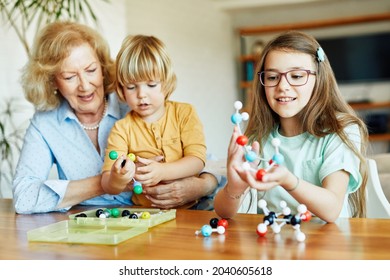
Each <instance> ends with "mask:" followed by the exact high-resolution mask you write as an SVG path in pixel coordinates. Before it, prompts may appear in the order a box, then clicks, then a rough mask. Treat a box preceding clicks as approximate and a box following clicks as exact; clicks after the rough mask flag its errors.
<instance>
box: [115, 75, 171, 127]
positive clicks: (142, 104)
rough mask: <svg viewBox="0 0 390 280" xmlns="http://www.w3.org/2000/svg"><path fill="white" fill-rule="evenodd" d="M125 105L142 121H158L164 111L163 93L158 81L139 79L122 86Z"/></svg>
mask: <svg viewBox="0 0 390 280" xmlns="http://www.w3.org/2000/svg"><path fill="white" fill-rule="evenodd" d="M123 93H124V96H125V99H126V103H127V105H129V107H130V108H131V110H132V111H134V112H136V113H137V114H138V115H139V116H140V117H141V118H142V119H143V120H144V121H146V122H148V123H152V122H155V121H158V120H159V119H160V118H161V117H162V116H163V115H164V112H165V95H164V93H163V92H162V91H161V82H160V81H141V82H135V83H132V84H128V85H125V86H123Z"/></svg>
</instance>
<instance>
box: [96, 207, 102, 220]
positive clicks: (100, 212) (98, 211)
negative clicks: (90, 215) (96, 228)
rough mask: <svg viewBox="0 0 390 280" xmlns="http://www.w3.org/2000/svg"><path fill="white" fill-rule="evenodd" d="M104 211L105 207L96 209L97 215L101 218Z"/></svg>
mask: <svg viewBox="0 0 390 280" xmlns="http://www.w3.org/2000/svg"><path fill="white" fill-rule="evenodd" d="M102 213H103V209H98V210H96V217H98V218H99V216H100V215H101V214H102Z"/></svg>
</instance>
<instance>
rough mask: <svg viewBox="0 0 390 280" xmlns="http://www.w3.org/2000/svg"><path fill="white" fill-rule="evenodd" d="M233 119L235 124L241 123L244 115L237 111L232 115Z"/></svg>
mask: <svg viewBox="0 0 390 280" xmlns="http://www.w3.org/2000/svg"><path fill="white" fill-rule="evenodd" d="M231 121H232V123H234V124H239V123H240V122H241V121H242V116H241V115H240V114H239V113H235V114H233V115H232V117H231Z"/></svg>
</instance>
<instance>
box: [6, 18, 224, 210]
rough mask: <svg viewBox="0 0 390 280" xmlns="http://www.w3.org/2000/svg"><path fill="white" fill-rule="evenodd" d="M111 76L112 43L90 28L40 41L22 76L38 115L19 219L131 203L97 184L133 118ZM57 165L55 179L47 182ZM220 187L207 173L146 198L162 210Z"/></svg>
mask: <svg viewBox="0 0 390 280" xmlns="http://www.w3.org/2000/svg"><path fill="white" fill-rule="evenodd" d="M114 69H115V67H114V62H113V60H112V59H111V57H110V52H109V47H108V44H107V42H106V41H105V40H104V39H103V38H102V37H101V36H100V35H99V33H97V32H96V31H95V30H93V29H91V28H89V27H87V26H85V25H82V24H78V23H71V22H56V23H52V24H49V25H47V26H46V27H45V28H44V29H43V30H42V31H41V32H40V33H39V34H38V37H37V39H36V41H35V44H34V47H33V53H32V57H31V58H30V60H29V62H28V63H27V65H26V66H25V68H24V69H23V75H22V85H23V88H24V91H25V95H26V98H27V100H28V101H30V102H31V103H32V104H33V105H34V106H35V109H36V113H35V114H34V116H33V118H32V120H31V123H30V125H29V127H28V129H27V131H26V135H25V138H24V143H23V148H22V151H21V155H20V159H19V162H18V166H17V169H16V173H15V177H14V182H13V194H14V206H15V210H16V212H17V213H23V214H31V213H42V212H50V211H67V210H69V209H70V208H71V207H72V206H73V205H76V204H82V205H99V206H104V205H131V204H132V203H131V195H132V192H130V191H125V192H122V193H120V194H117V195H109V194H106V193H104V191H103V189H102V186H101V183H100V182H101V170H102V164H103V159H104V154H105V147H106V145H107V137H108V134H109V132H110V130H111V128H112V126H113V125H114V123H115V122H116V121H117V120H119V119H121V118H122V117H123V116H124V115H125V113H126V112H127V111H128V108H127V107H126V106H125V105H124V104H121V103H120V102H119V101H118V99H117V97H116V94H113V93H112V92H113V84H114V75H115V73H114ZM53 165H56V169H57V172H58V179H56V180H49V174H50V171H51V169H52V167H53ZM216 187H217V180H216V178H215V177H214V176H213V175H211V174H209V173H203V174H202V175H201V176H200V177H190V178H186V179H182V180H178V181H175V182H172V183H170V184H166V185H162V186H159V187H158V188H153V190H154V192H153V193H149V195H150V197H152V198H153V199H154V204H155V205H156V206H157V207H160V208H174V207H177V206H180V205H183V204H185V203H187V202H189V201H194V200H198V199H200V198H201V197H203V196H206V195H209V194H211V193H213V191H214V190H215V188H216ZM167 194H172V195H169V196H167Z"/></svg>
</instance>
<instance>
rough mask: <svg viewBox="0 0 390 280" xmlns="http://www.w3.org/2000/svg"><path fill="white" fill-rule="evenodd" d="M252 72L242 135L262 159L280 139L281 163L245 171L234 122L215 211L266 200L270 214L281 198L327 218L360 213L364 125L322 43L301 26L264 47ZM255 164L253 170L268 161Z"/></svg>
mask: <svg viewBox="0 0 390 280" xmlns="http://www.w3.org/2000/svg"><path fill="white" fill-rule="evenodd" d="M256 70H257V72H258V79H256V80H255V81H254V85H253V94H252V96H251V100H250V102H249V104H250V118H249V121H248V124H247V127H246V131H245V135H246V136H248V138H249V142H250V143H251V148H252V150H253V151H255V152H256V153H259V156H260V157H261V158H264V159H270V158H272V156H273V154H274V153H275V148H274V147H273V146H272V142H273V140H274V139H278V141H280V146H279V148H278V149H279V153H280V154H282V155H283V156H284V162H283V163H281V164H279V165H275V166H273V167H271V168H270V169H269V170H268V171H267V173H266V174H265V175H264V176H263V177H262V178H261V180H257V179H256V176H254V172H253V171H251V170H248V168H244V165H243V163H244V162H245V159H244V153H245V151H244V149H243V147H242V146H240V145H238V144H237V143H236V140H237V138H238V137H239V136H240V135H239V134H240V133H239V129H237V127H236V128H235V129H234V131H233V135H232V138H231V141H230V145H229V148H228V162H227V174H228V183H227V185H226V186H225V187H224V189H223V190H221V191H220V192H219V193H218V194H217V196H216V198H215V205H214V206H215V210H216V212H217V213H218V215H220V216H221V217H223V218H231V217H233V216H234V214H235V213H237V212H249V213H261V211H262V210H261V208H260V207H258V206H257V202H258V201H259V200H260V199H264V200H265V201H266V202H267V208H268V209H269V210H270V211H275V212H280V206H279V204H280V202H281V201H285V202H287V205H288V206H289V207H290V208H291V209H297V206H298V205H299V204H305V205H306V206H307V208H308V210H309V211H310V212H311V213H312V214H313V215H316V216H318V217H319V218H321V219H322V220H324V221H326V222H333V221H335V220H336V219H337V218H338V217H340V216H352V217H363V216H364V215H365V207H364V205H365V196H364V192H365V184H366V180H367V174H366V162H365V151H366V146H367V143H368V132H367V128H366V126H365V124H364V123H363V121H362V120H361V119H359V118H358V117H357V115H356V114H355V112H354V111H353V110H352V108H351V107H350V106H349V105H348V104H347V102H346V101H345V100H344V99H343V96H342V95H341V93H340V91H339V89H338V86H337V82H336V79H335V76H334V74H333V71H332V68H331V66H330V63H329V61H328V59H327V57H326V55H325V53H324V51H323V50H322V48H321V47H320V45H319V43H318V42H317V41H316V40H315V38H313V37H312V36H310V35H308V34H305V33H302V32H298V31H289V32H286V33H284V34H281V35H280V36H278V37H276V38H275V39H273V40H272V41H270V42H269V43H268V44H267V45H266V46H265V48H264V50H263V52H262V55H261V58H260V61H259V63H258V64H257V69H256ZM258 164H259V166H252V167H253V168H256V169H257V168H260V167H266V166H267V164H268V163H266V162H264V161H260V162H258ZM252 165H254V163H252ZM348 202H349V203H348ZM293 211H294V210H293Z"/></svg>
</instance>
